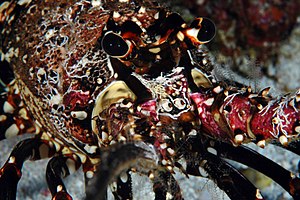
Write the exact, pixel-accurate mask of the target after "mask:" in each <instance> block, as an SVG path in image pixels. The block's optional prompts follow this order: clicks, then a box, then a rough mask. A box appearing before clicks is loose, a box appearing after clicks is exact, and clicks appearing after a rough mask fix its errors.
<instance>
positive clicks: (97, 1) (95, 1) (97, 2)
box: [91, 0, 101, 7]
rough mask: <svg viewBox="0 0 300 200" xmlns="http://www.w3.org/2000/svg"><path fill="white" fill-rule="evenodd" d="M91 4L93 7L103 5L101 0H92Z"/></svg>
mask: <svg viewBox="0 0 300 200" xmlns="http://www.w3.org/2000/svg"><path fill="white" fill-rule="evenodd" d="M91 4H92V6H93V7H98V6H101V0H92V2H91Z"/></svg>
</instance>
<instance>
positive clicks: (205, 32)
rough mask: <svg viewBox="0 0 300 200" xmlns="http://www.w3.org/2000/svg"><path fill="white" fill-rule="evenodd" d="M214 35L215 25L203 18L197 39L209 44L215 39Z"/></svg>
mask: <svg viewBox="0 0 300 200" xmlns="http://www.w3.org/2000/svg"><path fill="white" fill-rule="evenodd" d="M215 34H216V26H215V24H214V23H213V22H212V21H211V20H210V19H208V18H203V20H202V22H201V28H200V30H199V33H198V35H197V38H198V40H199V41H200V42H209V41H210V40H212V39H213V38H214V37H215Z"/></svg>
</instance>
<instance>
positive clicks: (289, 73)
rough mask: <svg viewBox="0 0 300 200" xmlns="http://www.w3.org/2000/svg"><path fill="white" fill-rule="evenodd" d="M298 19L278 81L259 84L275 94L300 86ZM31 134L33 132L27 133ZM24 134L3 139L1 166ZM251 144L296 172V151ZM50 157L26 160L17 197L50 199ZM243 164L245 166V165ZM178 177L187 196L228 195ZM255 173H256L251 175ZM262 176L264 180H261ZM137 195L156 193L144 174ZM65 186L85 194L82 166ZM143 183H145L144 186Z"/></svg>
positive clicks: (274, 192)
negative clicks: (48, 181) (39, 159)
mask: <svg viewBox="0 0 300 200" xmlns="http://www.w3.org/2000/svg"><path fill="white" fill-rule="evenodd" d="M299 21H300V19H299V20H298V27H297V28H295V29H294V31H293V33H292V35H291V37H290V38H289V39H288V40H287V41H285V42H284V43H283V44H282V45H281V47H280V50H279V52H280V54H279V63H278V65H277V66H276V68H274V67H273V66H271V65H270V67H269V72H270V73H271V74H272V75H274V76H276V77H277V81H274V79H272V80H271V79H269V78H267V77H264V76H263V77H260V78H259V80H258V81H257V82H258V85H259V87H260V88H264V87H267V86H271V87H272V88H273V90H272V92H273V93H274V94H279V93H280V91H282V89H283V88H285V89H286V88H288V89H290V90H291V91H292V90H293V89H294V90H295V89H296V88H297V87H300V26H299ZM235 77H236V79H237V80H240V81H241V82H243V83H246V84H247V83H248V82H249V80H248V79H245V78H243V77H239V76H235ZM25 137H30V136H28V135H27V136H25ZM22 138H24V137H19V138H13V139H9V140H5V141H1V142H0V148H1V151H0V165H1V166H2V165H3V163H4V162H5V160H6V159H7V157H8V156H9V153H10V151H11V150H12V148H13V146H14V145H15V144H16V143H17V142H18V141H19V140H20V139H22ZM250 147H251V148H255V149H258V151H259V152H261V153H263V154H264V155H267V156H268V157H270V158H271V159H273V160H274V161H275V162H277V163H279V164H280V165H282V166H283V167H285V168H287V169H289V170H292V171H293V172H296V170H297V165H298V160H299V156H296V155H294V154H293V153H290V152H287V151H284V150H282V149H281V148H278V147H274V146H272V145H267V147H266V148H265V149H259V148H258V147H256V146H255V145H253V144H251V145H250ZM47 161H48V160H41V161H35V162H26V163H25V164H24V167H23V170H22V173H23V176H22V179H21V181H20V182H19V187H18V193H17V199H19V200H31V199H33V200H38V199H39V200H44V199H51V197H50V192H49V190H48V189H47V186H46V179H45V171H46V164H47ZM243 168H244V167H242V169H243ZM175 176H176V178H177V180H179V183H180V186H181V188H182V191H183V194H184V197H185V199H188V200H192V199H195V200H196V199H199V200H201V199H203V200H210V199H211V200H219V199H228V197H227V196H226V194H225V193H224V192H222V191H221V190H219V189H218V188H217V187H216V185H215V184H214V183H213V182H212V181H210V180H208V179H205V178H196V177H190V179H187V178H185V177H184V176H183V175H182V174H180V173H179V172H177V173H176V175H175ZM252 176H254V175H252ZM262 180H263V181H262ZM258 182H259V183H258V184H260V186H261V187H262V188H261V189H262V193H263V194H264V195H265V197H266V199H269V200H279V199H280V200H287V199H291V197H290V196H289V195H288V194H287V193H285V192H284V191H283V189H282V188H281V187H280V186H278V185H277V184H275V183H272V182H271V181H270V180H267V179H265V178H260V179H259V181H258ZM133 183H134V189H135V192H134V195H135V197H134V199H137V200H139V199H143V200H146V199H153V195H154V194H153V193H152V192H151V184H150V183H149V182H148V181H147V178H145V177H139V175H135V176H134V181H133ZM65 184H66V187H67V189H68V191H69V192H70V193H71V195H72V196H73V199H74V200H81V199H83V198H84V184H83V174H82V172H81V171H80V170H79V171H78V172H77V173H76V174H73V175H71V176H69V177H68V178H66V180H65ZM141 186H142V187H141Z"/></svg>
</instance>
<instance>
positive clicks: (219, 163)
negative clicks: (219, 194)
mask: <svg viewBox="0 0 300 200" xmlns="http://www.w3.org/2000/svg"><path fill="white" fill-rule="evenodd" d="M200 166H201V167H203V169H204V170H205V171H206V172H207V173H208V175H209V177H210V178H211V179H212V180H214V181H215V183H216V184H217V185H218V187H219V188H220V189H222V190H223V191H224V192H226V194H227V195H228V196H229V198H230V199H233V200H234V199H239V200H241V199H245V200H246V199H247V200H248V199H249V200H250V199H251V200H253V199H263V197H262V196H261V194H260V192H259V190H258V189H257V188H256V187H255V186H254V185H253V184H252V183H251V182H250V181H249V180H248V179H247V178H246V177H245V176H244V175H242V174H241V173H240V172H238V171H237V170H236V169H235V168H234V167H232V166H231V165H230V164H228V163H227V162H225V161H224V160H222V159H220V158H219V157H217V156H215V155H213V154H208V155H207V156H205V157H204V158H203V160H202V165H200Z"/></svg>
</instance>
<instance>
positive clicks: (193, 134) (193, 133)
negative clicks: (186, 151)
mask: <svg viewBox="0 0 300 200" xmlns="http://www.w3.org/2000/svg"><path fill="white" fill-rule="evenodd" d="M188 135H190V136H196V135H197V131H196V130H195V129H192V130H191V131H190V132H189V134H188Z"/></svg>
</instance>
